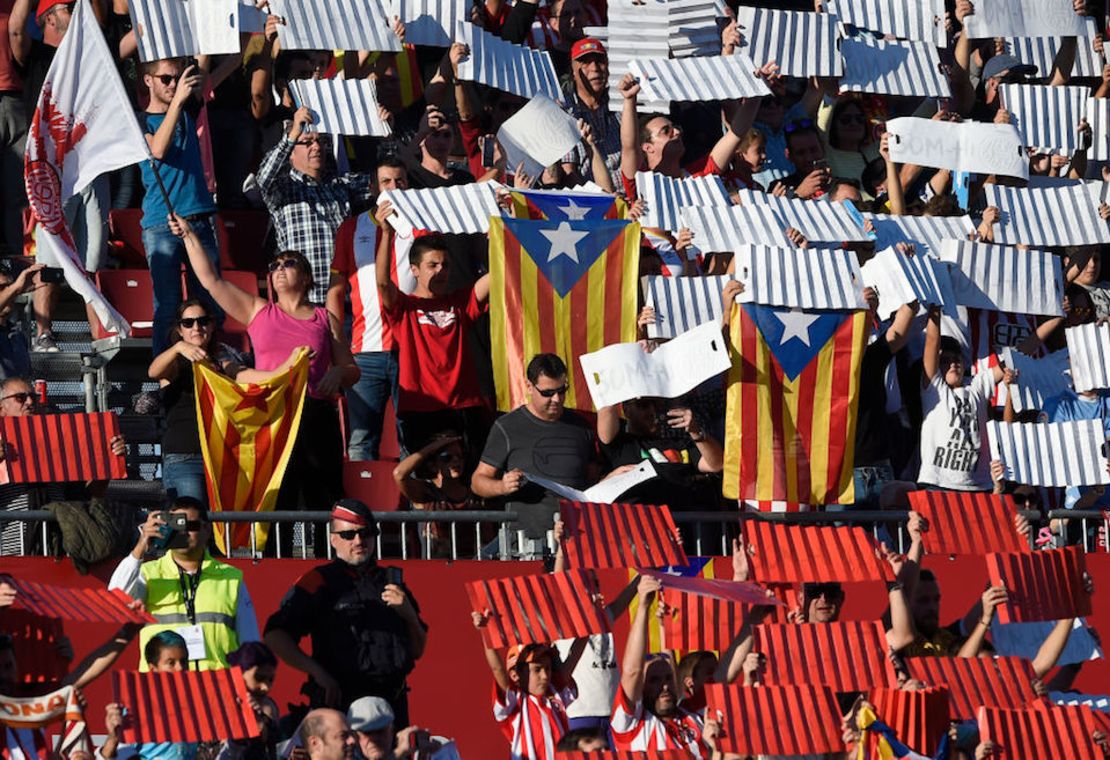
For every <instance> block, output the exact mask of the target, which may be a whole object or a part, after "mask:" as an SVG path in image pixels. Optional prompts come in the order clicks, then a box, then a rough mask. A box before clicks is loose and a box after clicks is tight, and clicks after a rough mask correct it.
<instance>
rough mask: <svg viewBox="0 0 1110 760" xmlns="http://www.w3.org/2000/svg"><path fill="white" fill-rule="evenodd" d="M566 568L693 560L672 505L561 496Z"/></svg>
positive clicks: (664, 564)
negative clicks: (679, 535)
mask: <svg viewBox="0 0 1110 760" xmlns="http://www.w3.org/2000/svg"><path fill="white" fill-rule="evenodd" d="M559 503H560V509H561V517H562V520H563V523H564V525H565V527H566V540H565V543H564V546H563V552H564V553H565V554H566V560H567V567H578V568H598V569H601V568H611V567H620V568H624V567H669V566H671V565H675V566H685V565H688V564H690V561H689V560H688V559H687V558H686V552H684V551H683V550H682V544H680V543H679V542H678V539H677V535H676V534H677V529H676V528H675V524H674V520H673V519H672V518H671V510H670V509H669V508H668V507H657V506H652V505H646V504H588V503H583V502H577V501H561V502H559Z"/></svg>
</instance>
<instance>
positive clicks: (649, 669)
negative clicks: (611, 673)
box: [611, 575, 709, 758]
mask: <svg viewBox="0 0 1110 760" xmlns="http://www.w3.org/2000/svg"><path fill="white" fill-rule="evenodd" d="M660 588H661V586H660V584H659V581H658V580H657V579H655V578H651V577H649V576H646V575H645V576H643V577H641V578H640V585H639V587H638V588H637V595H638V596H639V606H637V608H636V617H635V618H634V619H633V621H632V626H631V627H630V629H629V632H628V643H627V644H626V645H625V647H624V657H623V658H622V659H621V687H620V689H618V690H617V698H616V701H615V702H614V704H613V718H612V722H611V725H612V729H613V746H614V748H615V749H617V750H623V751H627V750H636V751H645V750H653V749H658V750H665V749H678V750H685V751H686V752H688V753H689V754H690V756H691V757H696V758H702V757H708V756H709V752H708V750H707V749H706V747H705V745H704V744H702V742H701V736H702V720H701V718H699V717H698V716H697V715H695V714H694V713H691V712H688V711H686V710H684V709H683V708H681V707H679V706H678V697H679V691H678V684H677V683H676V681H675V670H674V664H673V663H672V662H671V659H670V656H669V655H666V654H652V655H647V646H648V624H649V621H650V619H651V613H650V607H651V601H652V598H653V597H654V596H655V595H656V594H657V593H658V592H659V590H660Z"/></svg>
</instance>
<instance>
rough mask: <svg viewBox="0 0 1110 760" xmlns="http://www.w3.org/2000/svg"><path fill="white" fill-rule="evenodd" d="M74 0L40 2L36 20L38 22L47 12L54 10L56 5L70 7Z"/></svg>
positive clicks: (42, 0) (44, 0) (41, 0)
mask: <svg viewBox="0 0 1110 760" xmlns="http://www.w3.org/2000/svg"><path fill="white" fill-rule="evenodd" d="M70 2H72V0H69V1H68V2H67V0H39V7H38V10H36V11H35V19H36V20H38V19H40V18H42V17H43V16H45V15H46V12H47V11H48V10H50V9H51V8H53V7H54V6H55V5H69V3H70Z"/></svg>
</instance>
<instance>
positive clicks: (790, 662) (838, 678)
mask: <svg viewBox="0 0 1110 760" xmlns="http://www.w3.org/2000/svg"><path fill="white" fill-rule="evenodd" d="M752 634H753V637H754V645H753V651H756V652H762V653H763V654H765V655H767V672H766V675H765V677H764V679H765V682H766V683H767V685H768V686H783V685H793V686H829V687H831V688H832V689H834V690H835V691H864V690H867V689H872V688H875V687H879V686H893V685H894V683H895V675H894V667H893V665H891V662H890V659H889V658H888V657H887V656H886V650H887V643H886V634H885V633H884V632H883V624H882V623H880V622H878V621H872V622H863V621H851V622H839V623H806V624H804V625H795V624H793V623H784V624H764V625H757V626H754V627H753V628H752Z"/></svg>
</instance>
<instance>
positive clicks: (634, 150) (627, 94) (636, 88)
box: [617, 74, 640, 201]
mask: <svg viewBox="0 0 1110 760" xmlns="http://www.w3.org/2000/svg"><path fill="white" fill-rule="evenodd" d="M617 87H618V89H619V90H620V91H621V97H623V98H624V104H623V106H622V108H621V174H623V175H624V178H625V179H627V180H629V181H632V180H635V179H636V172H638V171H639V170H640V124H639V121H638V119H637V117H636V96H637V95H639V94H640V83H639V82H638V81H637V80H636V77H634V76H633V75H632V74H625V75H624V76H623V77H621V81H620V84H619V85H617ZM629 200H630V201H631V200H632V199H631V198H629Z"/></svg>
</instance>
